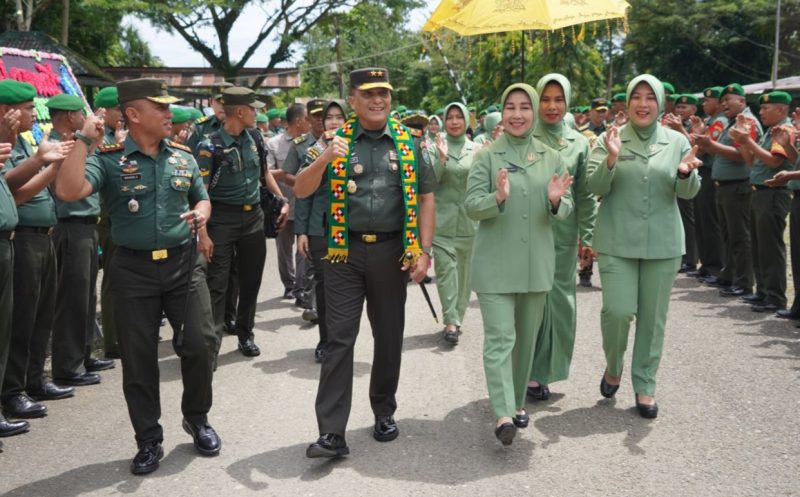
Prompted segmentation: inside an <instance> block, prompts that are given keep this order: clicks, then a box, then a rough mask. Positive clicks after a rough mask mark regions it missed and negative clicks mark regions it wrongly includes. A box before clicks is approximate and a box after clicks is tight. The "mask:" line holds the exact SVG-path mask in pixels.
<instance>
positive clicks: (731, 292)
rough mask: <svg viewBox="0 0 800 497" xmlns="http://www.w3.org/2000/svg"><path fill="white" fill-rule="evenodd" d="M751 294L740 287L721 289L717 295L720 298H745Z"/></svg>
mask: <svg viewBox="0 0 800 497" xmlns="http://www.w3.org/2000/svg"><path fill="white" fill-rule="evenodd" d="M752 293H753V292H751V291H750V290H747V289H744V288H742V287H740V286H732V287H729V288H723V289H722V290H720V291H719V294H720V295H721V296H722V297H746V296H748V295H751V294H752Z"/></svg>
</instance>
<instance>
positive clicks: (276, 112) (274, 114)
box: [267, 109, 281, 121]
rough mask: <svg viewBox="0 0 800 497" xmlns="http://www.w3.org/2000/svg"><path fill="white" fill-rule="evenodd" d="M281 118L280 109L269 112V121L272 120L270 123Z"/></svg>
mask: <svg viewBox="0 0 800 497" xmlns="http://www.w3.org/2000/svg"><path fill="white" fill-rule="evenodd" d="M280 117H281V111H280V109H270V110H268V111H267V119H268V120H270V121H271V120H272V119H278V118H280Z"/></svg>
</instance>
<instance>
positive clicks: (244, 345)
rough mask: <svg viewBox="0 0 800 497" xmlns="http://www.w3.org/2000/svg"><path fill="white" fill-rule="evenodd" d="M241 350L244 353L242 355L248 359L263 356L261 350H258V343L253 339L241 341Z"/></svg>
mask: <svg viewBox="0 0 800 497" xmlns="http://www.w3.org/2000/svg"><path fill="white" fill-rule="evenodd" d="M239 350H240V351H241V352H242V355H244V356H246V357H256V356H258V355H261V349H259V348H258V345H256V342H254V341H253V339H252V338H248V339H246V340H245V341H241V340H239Z"/></svg>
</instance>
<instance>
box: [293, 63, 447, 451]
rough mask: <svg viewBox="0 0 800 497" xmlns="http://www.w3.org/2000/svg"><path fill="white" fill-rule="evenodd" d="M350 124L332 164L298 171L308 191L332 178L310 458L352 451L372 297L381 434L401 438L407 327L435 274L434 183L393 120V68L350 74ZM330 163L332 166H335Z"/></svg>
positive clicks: (375, 405)
mask: <svg viewBox="0 0 800 497" xmlns="http://www.w3.org/2000/svg"><path fill="white" fill-rule="evenodd" d="M350 87H351V92H350V107H351V108H352V109H353V111H354V113H355V115H356V117H355V119H352V120H350V121H348V122H347V123H345V125H344V126H342V128H340V130H339V131H337V133H336V136H335V137H334V138H333V140H332V142H331V144H330V145H329V146H328V148H326V149H325V152H324V156H325V160H323V161H319V162H317V163H316V164H314V165H313V167H307V168H305V169H304V170H303V171H302V172H301V173H300V174H298V176H297V178H296V182H295V190H296V191H297V195H298V196H299V197H306V196H309V195H311V194H313V193H314V192H315V191H316V190H317V188H319V186H320V182H321V181H322V178H323V175H324V174H326V173H327V177H328V178H329V180H330V181H329V189H330V192H329V197H328V198H329V202H330V207H331V208H330V209H328V211H327V216H326V217H327V226H326V229H327V236H326V238H327V245H328V250H327V254H328V255H327V256H326V258H325V263H324V264H325V269H324V270H325V300H326V310H327V313H328V315H327V322H328V343H327V344H326V345H325V349H324V353H325V356H324V359H323V360H322V370H321V372H320V381H319V390H318V392H317V401H316V413H317V424H318V428H319V433H320V437H319V439H318V440H317V441H316V442H315V443H313V444H311V445H310V446H309V447H308V449H307V450H306V455H307V456H308V457H336V456H341V455H345V454H347V453H349V448H348V447H347V443H346V441H345V438H344V435H345V431H346V428H347V420H348V417H349V415H350V404H351V397H352V391H353V349H354V346H355V341H356V336H357V335H358V328H359V323H360V321H361V315H362V312H363V308H364V301H365V299H366V307H367V316H368V317H369V321H370V325H371V327H372V336H373V338H374V358H373V367H372V376H371V379H370V389H369V392H370V404H371V406H372V412H373V413H374V415H375V425H374V427H373V431H372V436H373V437H374V438H375V440H377V441H380V442H388V441H390V440H394V439H396V438H397V436H398V434H399V430H398V427H397V424H396V422H395V420H394V412H395V410H396V409H397V401H396V399H395V393H396V391H397V385H398V381H399V375H400V357H401V351H402V347H403V329H404V327H405V302H406V286H407V284H408V279H409V274H410V275H411V278H412V279H413V280H414V281H417V282H418V281H421V280H422V278H424V277H425V274H426V272H427V269H428V264H429V262H430V253H431V243H432V242H433V230H434V199H433V194H432V190H433V184H432V183H433V180H432V178H431V176H430V174H429V168H426V167H425V166H424V164H422V161H418V160H417V158H418V154H419V152H418V151H417V150H415V147H414V143H413V139H412V136H411V133H409V131H408V129H407V128H406V127H405V126H403V125H402V124H401V123H400V122H399V121H396V120H393V119H388V116H389V112H390V111H391V104H392V94H391V90H392V86H391V84H390V83H389V73H388V71H387V70H386V69H383V68H366V69H357V70H355V71H353V72H351V73H350ZM324 162H329V164H327V165H326V164H325V163H324Z"/></svg>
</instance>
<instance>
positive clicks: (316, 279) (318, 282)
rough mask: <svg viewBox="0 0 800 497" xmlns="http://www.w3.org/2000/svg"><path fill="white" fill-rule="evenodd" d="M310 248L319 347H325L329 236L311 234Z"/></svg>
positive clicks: (326, 334) (309, 239)
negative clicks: (326, 264)
mask: <svg viewBox="0 0 800 497" xmlns="http://www.w3.org/2000/svg"><path fill="white" fill-rule="evenodd" d="M308 248H309V252H311V259H310V260H308V261H306V262H308V264H309V266H311V268H312V278H311V281H312V287H313V289H314V291H313V293H312V294H311V295H313V299H314V300H313V301H312V306H311V308H316V310H317V327H318V328H319V343H318V344H317V348H323V347H324V346H325V343H326V342H327V341H328V321H327V317H326V316H327V315H328V312H327V310H326V309H325V261H323V260H322V259H323V258H324V257H325V254H326V252H327V251H328V245H327V237H324V236H309V237H308Z"/></svg>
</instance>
